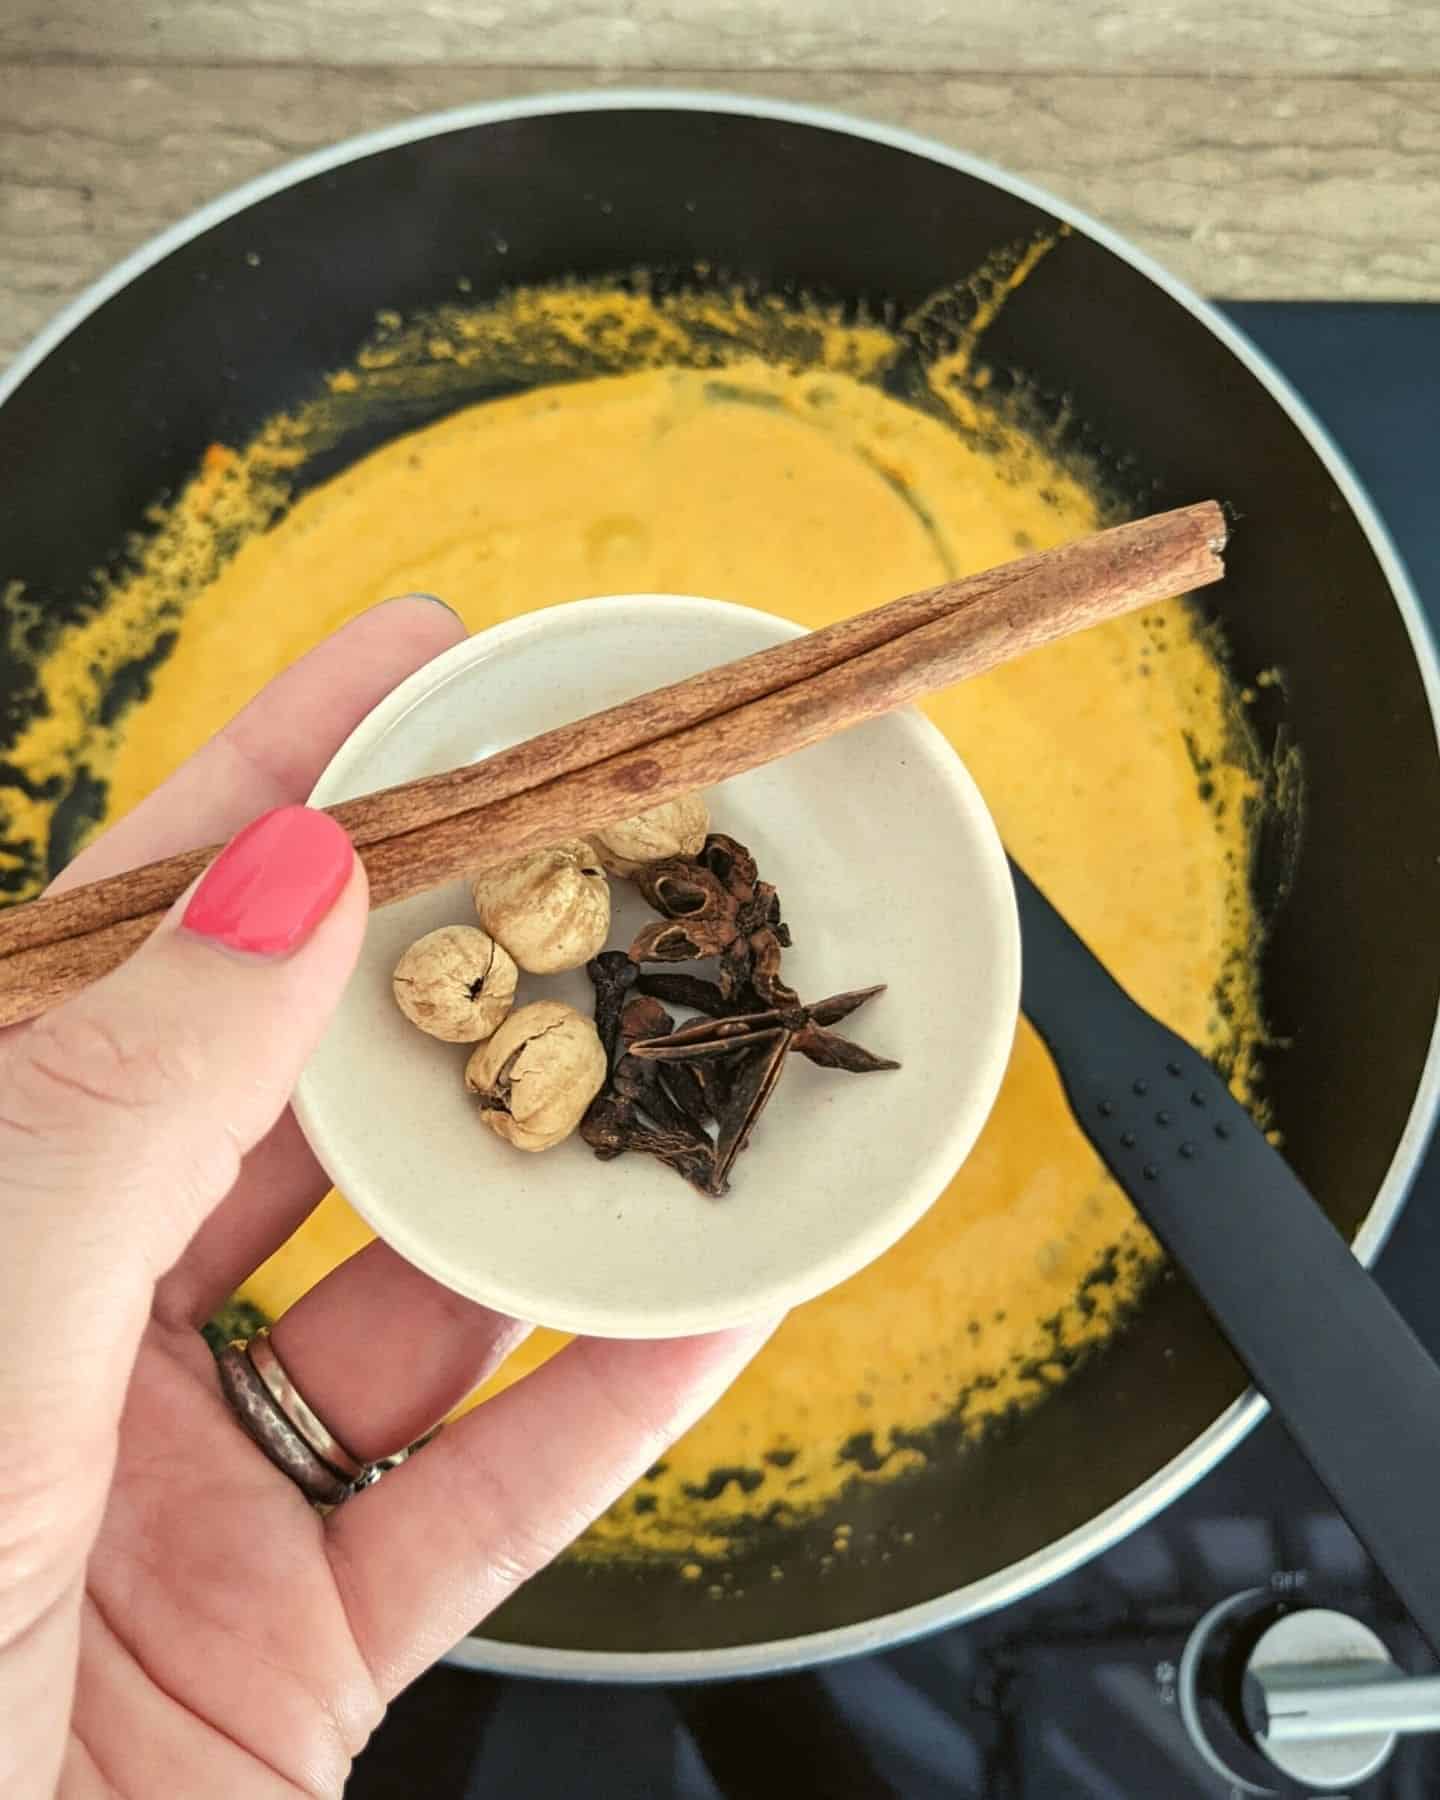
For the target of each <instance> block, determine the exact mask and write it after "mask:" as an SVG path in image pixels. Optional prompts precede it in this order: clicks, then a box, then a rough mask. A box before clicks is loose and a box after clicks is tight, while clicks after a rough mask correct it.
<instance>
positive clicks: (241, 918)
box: [181, 806, 355, 956]
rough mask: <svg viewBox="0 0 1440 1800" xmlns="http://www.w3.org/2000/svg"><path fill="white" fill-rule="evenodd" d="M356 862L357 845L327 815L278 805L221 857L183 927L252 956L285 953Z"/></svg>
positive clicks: (197, 892) (307, 931)
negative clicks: (355, 848) (355, 846)
mask: <svg viewBox="0 0 1440 1800" xmlns="http://www.w3.org/2000/svg"><path fill="white" fill-rule="evenodd" d="M354 864H355V851H354V847H353V846H352V845H351V842H350V840H349V838H348V837H346V835H345V833H344V832H343V831H342V830H341V829H340V827H339V826H338V825H337V824H336V823H335V821H334V820H333V819H332V818H331V817H330V816H329V814H328V813H323V812H314V811H312V810H311V808H309V807H308V806H282V807H278V808H277V809H276V810H275V811H274V812H268V813H263V814H262V815H261V816H260V818H258V819H256V820H255V821H254V822H253V823H252V824H250V825H247V826H246V827H245V829H244V830H243V831H242V832H240V833H239V834H238V835H237V836H236V837H233V838H232V839H231V840H230V842H229V843H228V844H227V845H226V846H225V848H224V849H223V850H222V851H221V852H220V854H219V856H217V857H216V859H215V861H214V862H213V863H211V865H210V867H209V868H208V869H207V870H206V872H205V874H204V875H203V876H201V878H200V885H199V887H197V888H196V890H195V892H194V893H193V894H192V895H191V897H190V904H189V905H188V906H187V907H186V908H185V916H184V918H183V919H182V920H181V925H182V927H183V929H184V930H186V931H190V932H193V933H194V934H195V936H196V937H203V938H209V939H211V941H212V942H214V943H217V944H224V945H225V946H226V947H227V948H228V949H230V950H242V951H244V952H246V953H247V954H248V955H250V956H285V955H287V954H288V953H289V952H290V951H291V950H295V949H297V948H298V947H299V946H300V945H301V944H303V943H304V941H305V939H306V938H308V937H309V935H310V933H311V932H312V931H313V930H314V929H315V927H316V926H317V925H318V924H319V923H320V921H321V920H322V919H323V918H324V917H325V915H326V913H328V912H329V910H330V908H331V907H332V906H333V905H334V904H335V902H336V901H337V900H338V899H339V898H340V893H341V890H342V889H343V888H344V886H345V883H346V882H347V881H348V880H349V879H350V871H351V869H352V868H353V867H354Z"/></svg>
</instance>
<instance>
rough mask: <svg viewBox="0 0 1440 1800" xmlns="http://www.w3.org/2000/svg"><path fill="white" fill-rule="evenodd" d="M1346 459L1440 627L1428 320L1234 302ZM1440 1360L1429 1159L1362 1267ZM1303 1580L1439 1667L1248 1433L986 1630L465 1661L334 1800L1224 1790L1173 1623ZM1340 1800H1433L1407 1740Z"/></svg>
mask: <svg viewBox="0 0 1440 1800" xmlns="http://www.w3.org/2000/svg"><path fill="white" fill-rule="evenodd" d="M1227 310H1228V311H1229V312H1230V314H1231V315H1232V317H1233V318H1234V319H1235V320H1236V322H1237V323H1238V324H1239V325H1240V326H1241V327H1242V329H1244V330H1246V331H1247V332H1249V333H1250V335H1251V336H1252V337H1253V338H1254V339H1255V341H1256V342H1257V343H1258V344H1259V345H1260V347H1261V349H1262V350H1264V351H1266V352H1267V353H1268V354H1269V355H1270V356H1271V357H1272V359H1273V360H1274V361H1275V363H1276V364H1277V365H1278V366H1279V367H1280V368H1281V369H1282V370H1283V371H1284V372H1285V373H1286V374H1287V375H1288V376H1289V377H1290V379H1291V380H1292V381H1293V383H1294V384H1295V386H1296V387H1297V388H1298V389H1299V390H1300V392H1301V394H1302V395H1303V396H1304V397H1305V399H1306V400H1308V401H1309V403H1310V404H1311V406H1312V407H1313V408H1314V410H1315V411H1316V412H1317V413H1318V414H1319V416H1320V418H1321V419H1322V420H1323V421H1324V422H1325V423H1326V424H1327V425H1328V426H1329V428H1330V430H1331V432H1332V433H1333V435H1334V437H1335V439H1336V440H1337V442H1338V443H1339V445H1340V447H1341V449H1342V450H1343V451H1344V452H1345V453H1346V454H1347V455H1348V456H1349V457H1350V459H1351V461H1352V463H1353V464H1354V466H1355V468H1356V471H1357V473H1358V474H1359V476H1360V478H1361V480H1362V481H1363V482H1364V483H1365V484H1366V486H1367V487H1368V488H1369V490H1370V492H1371V494H1372V496H1373V497H1374V499H1375V501H1376V503H1377V504H1378V506H1379V508H1380V511H1381V512H1382V514H1383V515H1384V517H1385V519H1386V521H1387V523H1388V524H1389V526H1390V529H1391V531H1392V533H1393V535H1394V536H1395V538H1396V541H1397V542H1398V544H1399V547H1400V551H1401V554H1402V555H1403V556H1404V557H1405V559H1406V560H1407V562H1408V564H1409V567H1410V571H1411V575H1412V577H1413V578H1414V581H1415V584H1416V587H1417V588H1418V590H1419V592H1420V596H1421V599H1422V601H1423V602H1424V603H1425V605H1426V607H1427V609H1428V610H1429V612H1430V616H1431V618H1432V620H1433V621H1434V622H1435V623H1436V625H1437V628H1440V517H1437V513H1436V509H1435V493H1434V489H1435V483H1434V480H1433V477H1432V475H1431V473H1430V472H1431V471H1432V470H1433V469H1434V468H1435V467H1436V463H1437V458H1440V306H1433V307H1426V306H1368V305H1280V304H1247V305H1235V306H1231V307H1228V308H1227ZM1379 1273H1380V1278H1381V1281H1382V1282H1383V1284H1384V1285H1385V1287H1386V1288H1387V1289H1388V1291H1389V1292H1390V1294H1391V1296H1392V1297H1393V1299H1394V1300H1395V1302H1396V1304H1397V1305H1398V1306H1399V1307H1400V1309H1401V1311H1402V1312H1404V1314H1405V1315H1406V1317H1407V1318H1408V1319H1409V1320H1410V1322H1411V1323H1412V1325H1413V1326H1414V1327H1415V1329H1416V1330H1417V1331H1418V1332H1419V1334H1420V1336H1421V1337H1422V1338H1423V1339H1424V1340H1425V1342H1426V1344H1427V1345H1428V1346H1429V1348H1430V1349H1431V1350H1432V1351H1434V1352H1435V1353H1436V1354H1437V1355H1440V1153H1437V1152H1435V1151H1432V1153H1431V1155H1430V1158H1429V1160H1428V1161H1427V1163H1426V1166H1425V1168H1424V1170H1423V1171H1422V1173H1421V1175H1420V1178H1419V1180H1418V1182H1417V1184H1416V1187H1415V1189H1414V1191H1413V1193H1412V1196H1411V1199H1410V1203H1409V1205H1408V1206H1407V1208H1406V1210H1405V1213H1404V1215H1403V1217H1402V1219H1401V1221H1400V1223H1399V1224H1398V1226H1397V1227H1396V1230H1395V1233H1394V1236H1393V1238H1392V1240H1391V1242H1390V1244H1389V1245H1388V1247H1387V1249H1386V1251H1385V1253H1384V1255H1383V1257H1382V1258H1381V1262H1380V1267H1379ZM1265 1586H1270V1587H1273V1588H1275V1589H1277V1590H1278V1591H1285V1590H1286V1589H1287V1588H1288V1589H1293V1588H1295V1587H1296V1586H1299V1587H1300V1588H1301V1589H1302V1591H1303V1592H1305V1593H1306V1594H1307V1595H1310V1596H1314V1597H1321V1596H1323V1597H1325V1598H1327V1599H1329V1600H1330V1601H1331V1602H1332V1603H1333V1604H1335V1605H1337V1606H1339V1607H1341V1608H1342V1609H1343V1610H1346V1611H1350V1612H1353V1613H1355V1614H1357V1615H1358V1616H1359V1617H1361V1618H1363V1619H1365V1620H1366V1621H1367V1622H1368V1623H1369V1624H1371V1625H1372V1626H1373V1627H1374V1628H1375V1629H1377V1630H1378V1631H1379V1632H1380V1634H1381V1636H1382V1637H1384V1638H1385V1639H1386V1641H1387V1643H1388V1644H1389V1646H1390V1649H1391V1651H1392V1653H1393V1654H1395V1655H1396V1657H1397V1658H1398V1660H1399V1661H1400V1662H1401V1663H1402V1664H1403V1665H1404V1666H1406V1667H1408V1668H1410V1669H1413V1670H1422V1669H1427V1668H1430V1667H1432V1666H1433V1659H1432V1658H1431V1657H1430V1656H1429V1653H1428V1651H1426V1650H1425V1648H1424V1647H1423V1646H1422V1645H1421V1644H1420V1642H1419V1640H1418V1639H1417V1637H1416V1635H1415V1633H1414V1632H1413V1630H1412V1629H1411V1628H1410V1626H1409V1625H1408V1623H1407V1621H1406V1620H1405V1619H1404V1617H1403V1616H1402V1615H1401V1614H1400V1613H1399V1611H1398V1609H1397V1607H1396V1605H1395V1602H1394V1600H1393V1598H1392V1597H1391V1596H1390V1595H1389V1593H1388V1591H1387V1590H1386V1589H1385V1587H1384V1584H1383V1583H1382V1582H1381V1581H1380V1579H1379V1577H1378V1576H1377V1575H1376V1573H1375V1572H1374V1570H1373V1569H1372V1568H1371V1566H1370V1564H1369V1562H1368V1560H1367V1558H1366V1557H1365V1555H1364V1553H1363V1552H1362V1551H1361V1549H1360V1548H1359V1546H1358V1545H1357V1543H1356V1542H1355V1539H1354V1538H1353V1537H1352V1536H1351V1534H1350V1532H1349V1530H1348V1529H1347V1528H1346V1526H1345V1525H1344V1524H1343V1523H1342V1522H1341V1521H1340V1520H1339V1519H1338V1518H1337V1517H1336V1516H1335V1513H1334V1510H1333V1508H1332V1507H1331V1505H1330V1504H1329V1502H1328V1500H1327V1499H1326V1497H1325V1495H1324V1493H1323V1492H1322V1490H1321V1489H1320V1488H1319V1486H1318V1484H1317V1483H1316V1481H1315V1479H1314V1478H1313V1476H1311V1475H1310V1473H1309V1471H1308V1470H1307V1468H1306V1467H1305V1465H1304V1464H1303V1463H1302V1462H1301V1461H1300V1459H1299V1457H1298V1456H1297V1455H1296V1453H1295V1451H1294V1450H1293V1449H1292V1448H1291V1446H1290V1444H1289V1442H1288V1440H1287V1438H1286V1436H1285V1433H1284V1431H1283V1429H1282V1428H1281V1427H1280V1426H1279V1425H1278V1424H1276V1423H1275V1422H1274V1421H1273V1420H1267V1421H1266V1423H1265V1424H1263V1425H1262V1426H1261V1427H1260V1428H1259V1429H1258V1430H1257V1431H1256V1432H1255V1433H1254V1435H1253V1436H1252V1437H1251V1438H1250V1439H1249V1440H1248V1441H1247V1442H1246V1443H1245V1444H1243V1445H1242V1446H1241V1447H1240V1449H1239V1450H1237V1451H1236V1453H1235V1454H1234V1455H1233V1456H1232V1457H1230V1458H1229V1460H1228V1461H1227V1462H1226V1463H1224V1464H1223V1465H1222V1466H1221V1467H1220V1468H1219V1469H1218V1470H1216V1471H1215V1473H1214V1474H1212V1475H1210V1476H1209V1477H1207V1479H1206V1480H1204V1481H1203V1482H1201V1483H1200V1484H1199V1486H1198V1487H1196V1488H1195V1489H1194V1490H1193V1491H1192V1492H1191V1493H1190V1494H1189V1495H1187V1496H1186V1497H1185V1498H1184V1499H1183V1500H1181V1501H1179V1502H1177V1503H1176V1504H1175V1505H1174V1506H1173V1507H1171V1508H1170V1510H1169V1511H1168V1512H1166V1513H1165V1514H1163V1515H1162V1517H1161V1518H1160V1519H1159V1520H1157V1521H1156V1522H1155V1523H1154V1524H1152V1525H1149V1526H1147V1527H1145V1528H1144V1529H1142V1530H1140V1531H1138V1532H1136V1533H1135V1534H1134V1535H1133V1536H1132V1537H1130V1538H1129V1539H1127V1540H1126V1542H1125V1543H1123V1544H1121V1545H1120V1546H1119V1547H1118V1548H1117V1549H1115V1550H1113V1551H1112V1552H1110V1553H1109V1554H1108V1555H1106V1556H1103V1557H1101V1558H1099V1559H1097V1561H1095V1562H1094V1563H1092V1564H1090V1565H1089V1566H1088V1567H1086V1568H1084V1569H1082V1570H1080V1571H1078V1572H1077V1573H1076V1574H1074V1575H1071V1576H1069V1577H1067V1578H1066V1579H1065V1580H1063V1581H1061V1582H1059V1583H1057V1584H1056V1585H1054V1586H1053V1587H1050V1588H1048V1589H1046V1590H1045V1591H1044V1592H1043V1593H1041V1594H1039V1595H1036V1596H1033V1597H1032V1598H1031V1599H1029V1600H1027V1601H1023V1602H1021V1603H1019V1604H1017V1605H1015V1606H1012V1607H1010V1608H1008V1609H1006V1610H1005V1611H1003V1612H1000V1613H997V1614H994V1615H993V1616H991V1617H990V1618H987V1619H982V1620H980V1621H977V1622H976V1623H973V1624H971V1625H967V1626H963V1627H959V1628H956V1629H954V1630H951V1631H947V1632H943V1633H940V1634H939V1635H937V1636H935V1637H932V1638H929V1639H927V1640H925V1641H924V1642H921V1643H917V1644H913V1645H910V1646H908V1647H906V1648H904V1649H901V1650H896V1651H892V1652H890V1653H889V1654H886V1655H883V1656H874V1657H867V1658H864V1659H860V1660H856V1661H854V1662H850V1663H846V1664H842V1665H839V1666H836V1667H833V1668H830V1669H825V1670H821V1671H818V1672H816V1673H814V1674H802V1675H791V1676H784V1677H777V1678H775V1679H770V1680H755V1681H748V1682H734V1683H717V1684H713V1685H707V1686H699V1687H692V1688H619V1687H599V1686H592V1687H581V1686H573V1685H569V1684H563V1683H537V1682H522V1681H514V1680H508V1679H502V1678H498V1677H491V1676H485V1675H477V1674H471V1673H468V1672H465V1671H462V1670H458V1669H448V1668H441V1669H436V1670H434V1671H432V1672H431V1673H430V1674H429V1675H427V1676H425V1677H424V1678H422V1680H420V1681H419V1682H417V1683H416V1684H415V1686H414V1687H413V1688H411V1689H410V1690H409V1691H408V1693H406V1694H405V1695H403V1696H401V1698H400V1699H399V1700H398V1701H397V1702H396V1704H395V1706H394V1707H393V1708H392V1709H391V1713H390V1716H389V1718H388V1719H387V1720H386V1722H385V1724H384V1725H383V1726H382V1727H381V1729H380V1731H379V1732H378V1733H377V1734H376V1736H375V1738H374V1740H373V1742H372V1744H371V1745H370V1747H369V1749H368V1750H366V1752H365V1753H364V1754H363V1755H362V1756H361V1757H360V1759H359V1762H358V1763H357V1765H356V1770H355V1774H354V1776H353V1777H352V1780H351V1783H350V1786H349V1788H348V1789H347V1794H348V1795H349V1797H350V1800H382V1797H383V1800H390V1797H391V1796H396V1797H399V1796H405V1797H406V1800H409V1797H410V1796H413V1795H424V1796H425V1797H426V1800H479V1797H481V1796H484V1797H486V1800H489V1797H491V1796H505V1797H506V1800H510V1797H511V1796H516V1797H518V1800H551V1797H552V1796H553V1797H554V1800H592V1797H594V1800H671V1797H673V1800H751V1797H752V1796H753V1797H761V1796H763V1797H766V1800H768V1797H769V1796H772V1795H781V1794H783V1795H785V1796H787V1797H794V1796H805V1797H806V1800H870V1797H871V1796H882V1795H883V1796H890V1795H896V1796H902V1797H903V1800H941V1797H942V1796H943V1800H963V1797H968V1796H972V1795H974V1796H983V1797H984V1800H1192V1797H1193V1800H1226V1796H1227V1795H1228V1794H1230V1793H1232V1792H1233V1791H1234V1790H1231V1789H1229V1788H1228V1786H1227V1784H1226V1783H1225V1782H1223V1781H1221V1780H1220V1779H1219V1778H1218V1777H1216V1776H1214V1775H1212V1774H1211V1773H1210V1772H1209V1771H1208V1770H1207V1769H1206V1768H1205V1766H1204V1765H1203V1764H1202V1763H1201V1762H1200V1761H1199V1759H1198V1758H1197V1757H1196V1755H1195V1754H1194V1752H1193V1751H1192V1750H1191V1749H1190V1747H1189V1745H1188V1742H1187V1741H1186V1739H1185V1737H1184V1734H1183V1732H1182V1731H1181V1729H1180V1726H1179V1722H1178V1719H1177V1716H1176V1712H1175V1708H1174V1705H1173V1678H1174V1667H1175V1664H1176V1663H1177V1662H1178V1660H1179V1655H1180V1651H1181V1648H1182V1646H1183V1644H1184V1641H1185V1638H1186V1636H1187V1634H1188V1631H1189V1629H1190V1627H1191V1626H1192V1625H1193V1624H1194V1623H1195V1621H1196V1620H1197V1619H1198V1618H1199V1617H1200V1616H1201V1614H1203V1613H1204V1612H1205V1611H1206V1610H1207V1609H1208V1608H1209V1607H1210V1606H1212V1605H1213V1604H1214V1603H1215V1602H1216V1601H1218V1600H1222V1599H1224V1598H1226V1597H1227V1596H1228V1595H1230V1594H1232V1593H1235V1592H1237V1591H1238V1590H1240V1589H1242V1588H1251V1587H1265ZM1352 1795H1353V1800H1423V1797H1425V1796H1430V1797H1432V1800H1433V1797H1434V1796H1436V1795H1440V1738H1417V1739H1412V1740H1410V1741H1409V1742H1407V1743H1404V1744H1402V1745H1401V1748H1400V1751H1399V1752H1398V1754H1397V1755H1396V1757H1395V1759H1394V1761H1393V1762H1392V1763H1391V1764H1390V1767H1389V1769H1388V1770H1387V1771H1386V1773H1385V1775H1384V1776H1383V1777H1381V1778H1380V1779H1378V1780H1376V1781H1373V1782H1371V1783H1368V1784H1366V1785H1365V1786H1364V1787H1361V1788H1357V1789H1354V1790H1352Z"/></svg>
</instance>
